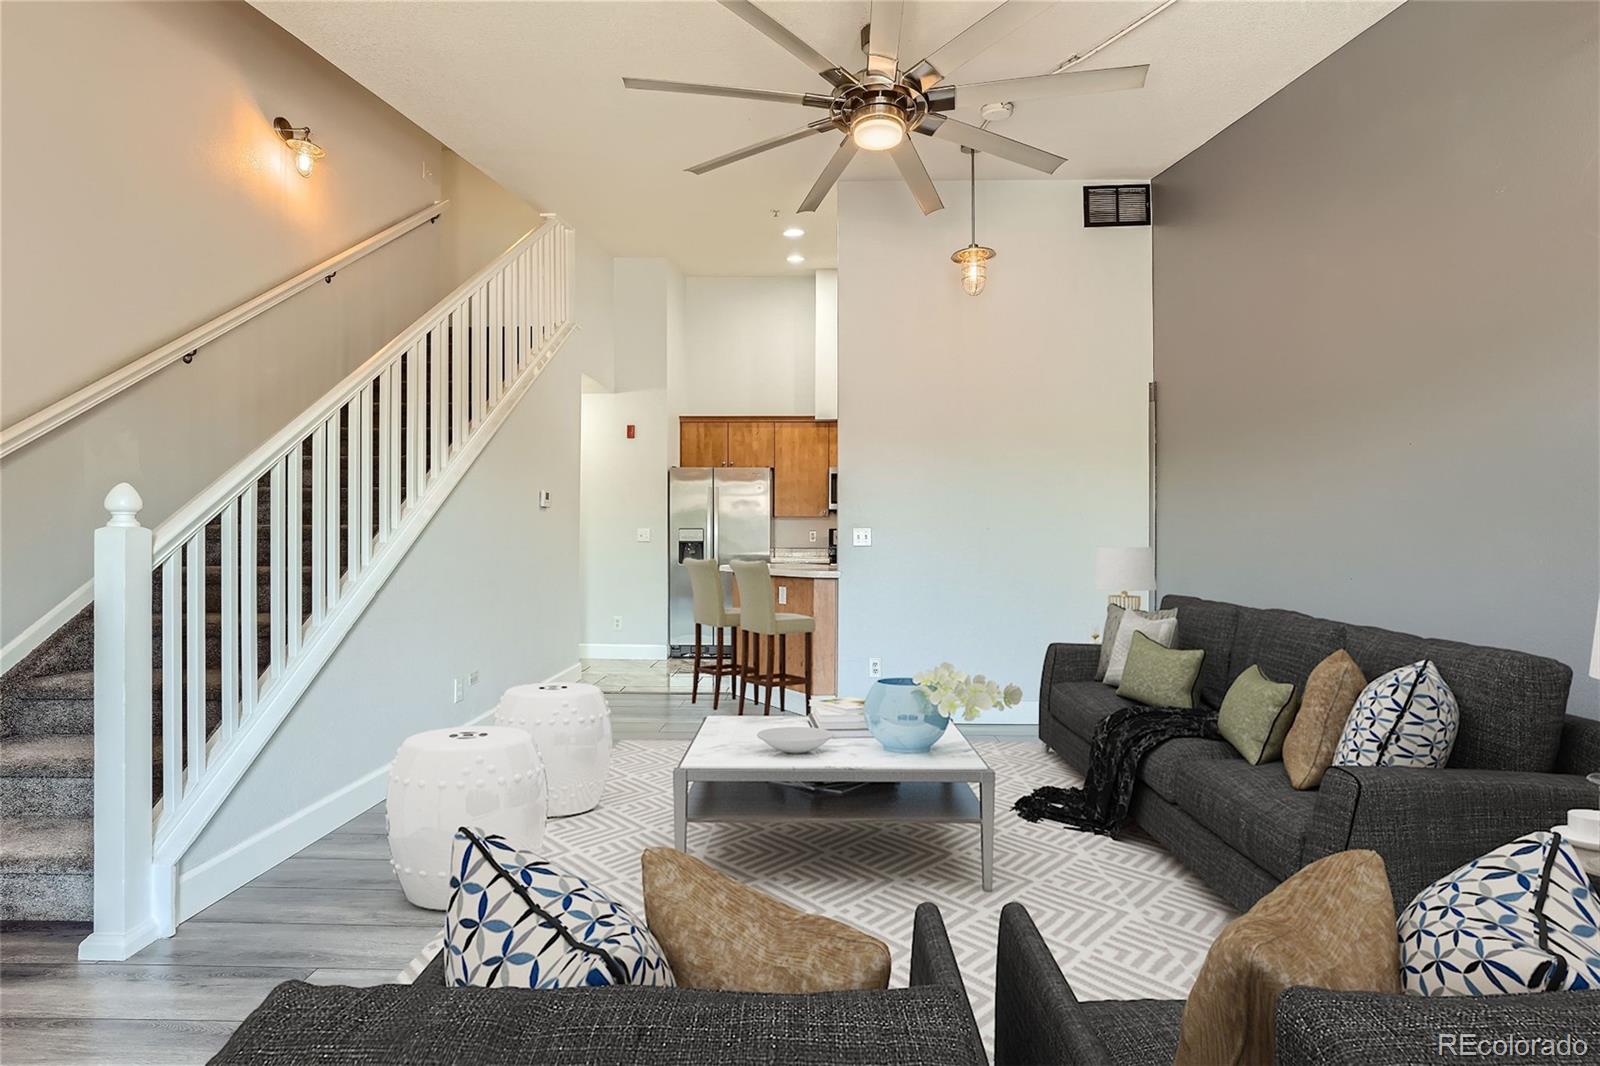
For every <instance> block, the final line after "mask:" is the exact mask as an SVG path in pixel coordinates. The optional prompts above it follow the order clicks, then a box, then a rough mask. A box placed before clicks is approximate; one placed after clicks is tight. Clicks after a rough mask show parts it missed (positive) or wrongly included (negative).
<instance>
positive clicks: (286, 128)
mask: <svg viewBox="0 0 1600 1066" xmlns="http://www.w3.org/2000/svg"><path fill="white" fill-rule="evenodd" d="M272 128H273V130H274V131H276V132H277V134H278V136H279V137H282V138H283V143H284V144H286V145H288V146H289V151H291V152H293V153H294V169H295V171H296V172H298V173H299V175H300V176H301V177H302V178H309V177H310V176H311V168H312V167H314V166H315V165H316V162H317V160H319V159H321V158H322V157H323V156H325V155H327V154H328V153H327V152H325V151H323V149H322V146H321V145H320V144H318V143H317V142H316V141H313V140H312V139H311V127H310V126H291V125H289V120H288V119H286V118H284V117H283V116H282V115H279V116H278V117H277V118H275V119H273V120H272Z"/></svg>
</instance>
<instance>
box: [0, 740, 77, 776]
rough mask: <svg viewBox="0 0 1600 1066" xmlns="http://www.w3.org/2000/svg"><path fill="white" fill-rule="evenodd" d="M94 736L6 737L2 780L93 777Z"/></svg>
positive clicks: (0, 753)
mask: <svg viewBox="0 0 1600 1066" xmlns="http://www.w3.org/2000/svg"><path fill="white" fill-rule="evenodd" d="M93 776H94V737H92V736H89V735H88V734H84V733H79V734H66V735H61V736H42V737H7V738H6V740H5V743H3V744H0V777H93Z"/></svg>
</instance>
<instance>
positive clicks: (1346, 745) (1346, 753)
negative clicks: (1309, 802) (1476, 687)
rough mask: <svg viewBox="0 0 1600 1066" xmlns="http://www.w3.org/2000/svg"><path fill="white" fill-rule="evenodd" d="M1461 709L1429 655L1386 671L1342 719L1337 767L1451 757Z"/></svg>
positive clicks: (1437, 762) (1425, 762) (1426, 763)
mask: <svg viewBox="0 0 1600 1066" xmlns="http://www.w3.org/2000/svg"><path fill="white" fill-rule="evenodd" d="M1460 725H1461V712H1460V709H1459V708H1457V706H1456V697H1455V693H1453V692H1451V691H1450V686H1449V685H1447V684H1445V681H1444V678H1443V677H1442V676H1441V675H1440V674H1439V668H1438V667H1437V666H1434V665H1433V662H1432V661H1431V660H1429V659H1423V660H1422V661H1421V662H1415V663H1412V664H1411V665H1410V666H1402V667H1400V668H1399V669H1398V670H1390V671H1389V672H1388V673H1387V674H1384V675H1383V676H1382V677H1380V678H1378V679H1377V680H1376V681H1374V682H1372V683H1371V684H1370V685H1368V686H1367V687H1366V688H1365V689H1364V690H1363V691H1362V693H1361V696H1360V697H1359V698H1358V699H1357V700H1356V705H1355V707H1354V708H1352V709H1351V711H1350V717H1349V718H1347V719H1345V723H1344V733H1343V734H1342V735H1341V736H1340V737H1339V746H1338V748H1336V749H1335V750H1334V753H1333V765H1335V766H1420V767H1433V768H1438V767H1441V766H1443V765H1444V764H1445V763H1447V762H1449V761H1450V749H1451V748H1453V747H1455V744H1456V729H1457V728H1458V727H1459V726H1460Z"/></svg>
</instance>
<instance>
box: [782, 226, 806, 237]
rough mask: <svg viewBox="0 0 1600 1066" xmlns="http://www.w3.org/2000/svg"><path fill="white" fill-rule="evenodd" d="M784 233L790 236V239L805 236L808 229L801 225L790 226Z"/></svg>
mask: <svg viewBox="0 0 1600 1066" xmlns="http://www.w3.org/2000/svg"><path fill="white" fill-rule="evenodd" d="M783 235H784V236H785V237H788V238H789V239H790V240H793V239H794V238H796V237H804V236H805V235H806V231H805V230H803V229H801V228H800V227H799V226H790V227H789V228H788V229H786V230H784V231H783Z"/></svg>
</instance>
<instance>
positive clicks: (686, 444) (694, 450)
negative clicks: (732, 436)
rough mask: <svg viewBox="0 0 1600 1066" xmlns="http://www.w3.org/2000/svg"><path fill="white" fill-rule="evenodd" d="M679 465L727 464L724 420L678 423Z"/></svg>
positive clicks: (726, 427) (726, 429) (726, 437)
mask: <svg viewBox="0 0 1600 1066" xmlns="http://www.w3.org/2000/svg"><path fill="white" fill-rule="evenodd" d="M678 465H679V466H727V465H728V424H727V423H726V422H691V421H689V420H687V419H685V420H683V421H682V422H679V423H678Z"/></svg>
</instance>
